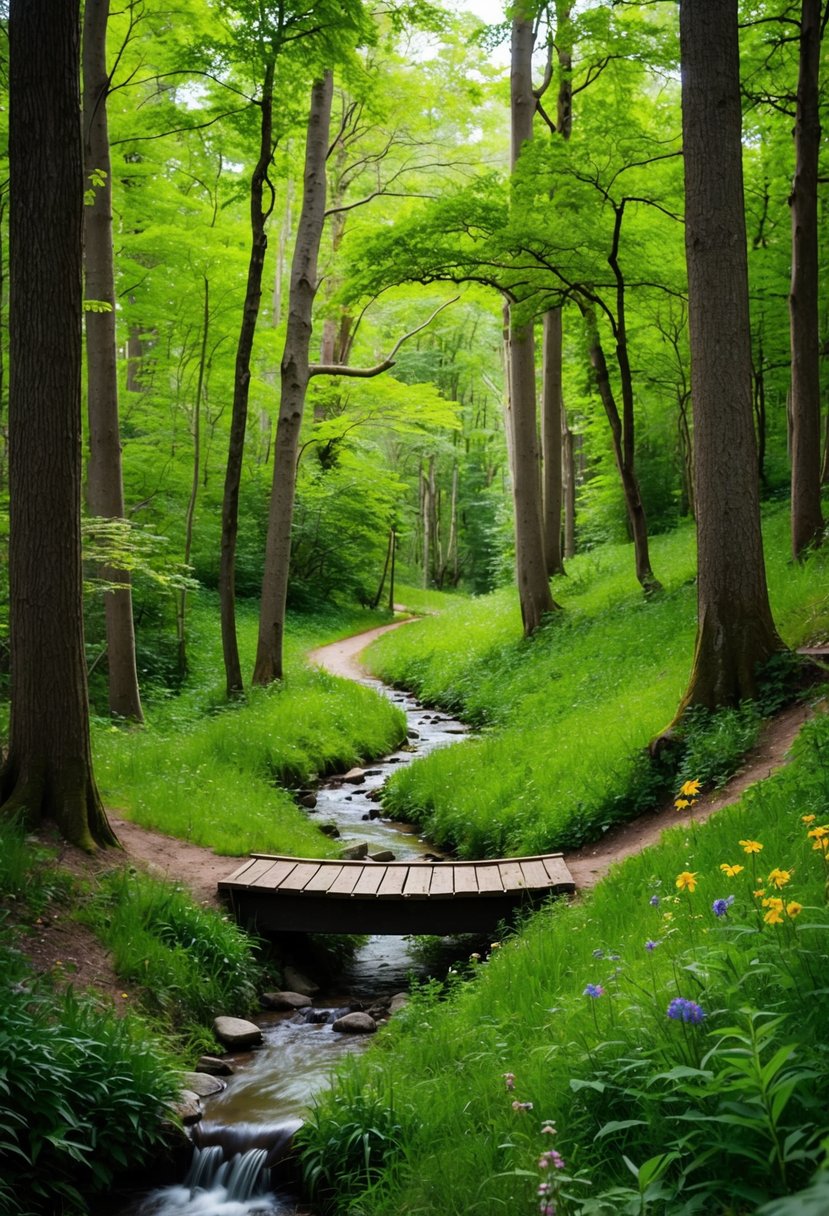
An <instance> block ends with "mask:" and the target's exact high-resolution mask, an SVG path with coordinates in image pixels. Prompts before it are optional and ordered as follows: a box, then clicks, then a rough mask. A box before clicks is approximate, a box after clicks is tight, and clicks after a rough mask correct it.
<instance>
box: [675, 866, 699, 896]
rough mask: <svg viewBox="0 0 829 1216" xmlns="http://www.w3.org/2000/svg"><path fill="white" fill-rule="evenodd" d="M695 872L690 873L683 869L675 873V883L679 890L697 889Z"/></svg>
mask: <svg viewBox="0 0 829 1216" xmlns="http://www.w3.org/2000/svg"><path fill="white" fill-rule="evenodd" d="M697 873H698V871H696V872H694V873H693V874H692V873H691V871H690V870H683V871H682V873H681V874H678V875H677V879H676V885H677V888H678V889H679V890H680V891H695V890H696V889H697Z"/></svg>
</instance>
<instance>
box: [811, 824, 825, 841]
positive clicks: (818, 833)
mask: <svg viewBox="0 0 829 1216" xmlns="http://www.w3.org/2000/svg"><path fill="white" fill-rule="evenodd" d="M806 835H807V836H811V837H812V839H813V840H822V839H823V837H824V836H829V828H827V827H826V825H825V824H824V825H822V826H821V827H819V828H812V830H811V831H810V832H807V833H806Z"/></svg>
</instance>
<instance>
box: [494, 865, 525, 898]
mask: <svg viewBox="0 0 829 1216" xmlns="http://www.w3.org/2000/svg"><path fill="white" fill-rule="evenodd" d="M498 869H499V871H500V873H501V882H502V883H503V884H504V890H505V891H523V890H524V888H525V887H526V885H527V883H526V880H525V878H524V871H523V870H522V869H521V863H520V862H518V861H499V862H498Z"/></svg>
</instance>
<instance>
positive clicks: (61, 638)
mask: <svg viewBox="0 0 829 1216" xmlns="http://www.w3.org/2000/svg"><path fill="white" fill-rule="evenodd" d="M9 38H10V73H9V96H10V122H9V160H10V175H11V183H12V186H11V190H12V192H11V210H10V229H9V232H10V278H11V304H10V363H11V383H10V396H9V431H10V497H11V531H10V543H9V582H10V625H11V663H12V688H11V705H12V708H11V725H10V738H9V753H8V757H7V760H6V763H5V766H4V768H3V770H2V773H1V774H0V802H1V803H2V804H3V809H4V811H22V812H24V813H25V814H26V815H27V817H28V818H29V820H30V821H32V822H38V821H39V820H40V819H42V818H44V817H48V818H52V819H54V820H55V821H56V822H57V824H58V827H59V829H60V831H61V833H62V834H63V835H64V836H65V837H66V838H67V839H68V840H70V841H72V842H73V843H74V844H77V845H79V846H80V847H82V848H85V849H89V850H91V849H94V848H95V846H96V845H113V844H117V843H118V842H117V839H116V837H115V836H114V834H113V832H112V829H111V828H110V826H109V823H108V822H107V818H106V815H105V813H104V810H103V807H102V805H101V800H100V797H99V795H98V791H97V788H96V785H95V779H94V776H93V772H92V756H91V748H90V739H89V707H88V701H87V687H86V662H85V656H84V637H83V612H82V577H81V529H80V521H81V465H82V460H81V341H82V322H81V314H82V297H83V289H82V240H83V149H82V141H81V125H80V81H79V67H80V45H79V41H80V40H79V5H78V0H65V2H64V3H62V4H55V3H54V2H53V0H12V3H11V5H10V18H9Z"/></svg>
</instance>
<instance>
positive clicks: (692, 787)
mask: <svg viewBox="0 0 829 1216" xmlns="http://www.w3.org/2000/svg"><path fill="white" fill-rule="evenodd" d="M700 785H701V782H699V781H686V782H685V784H684V785H683V787H682V789H681V790H680V791H679V792H680V794H687V795H688V797H689V798H696V796H697V794H698V793H699V791H700Z"/></svg>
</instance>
